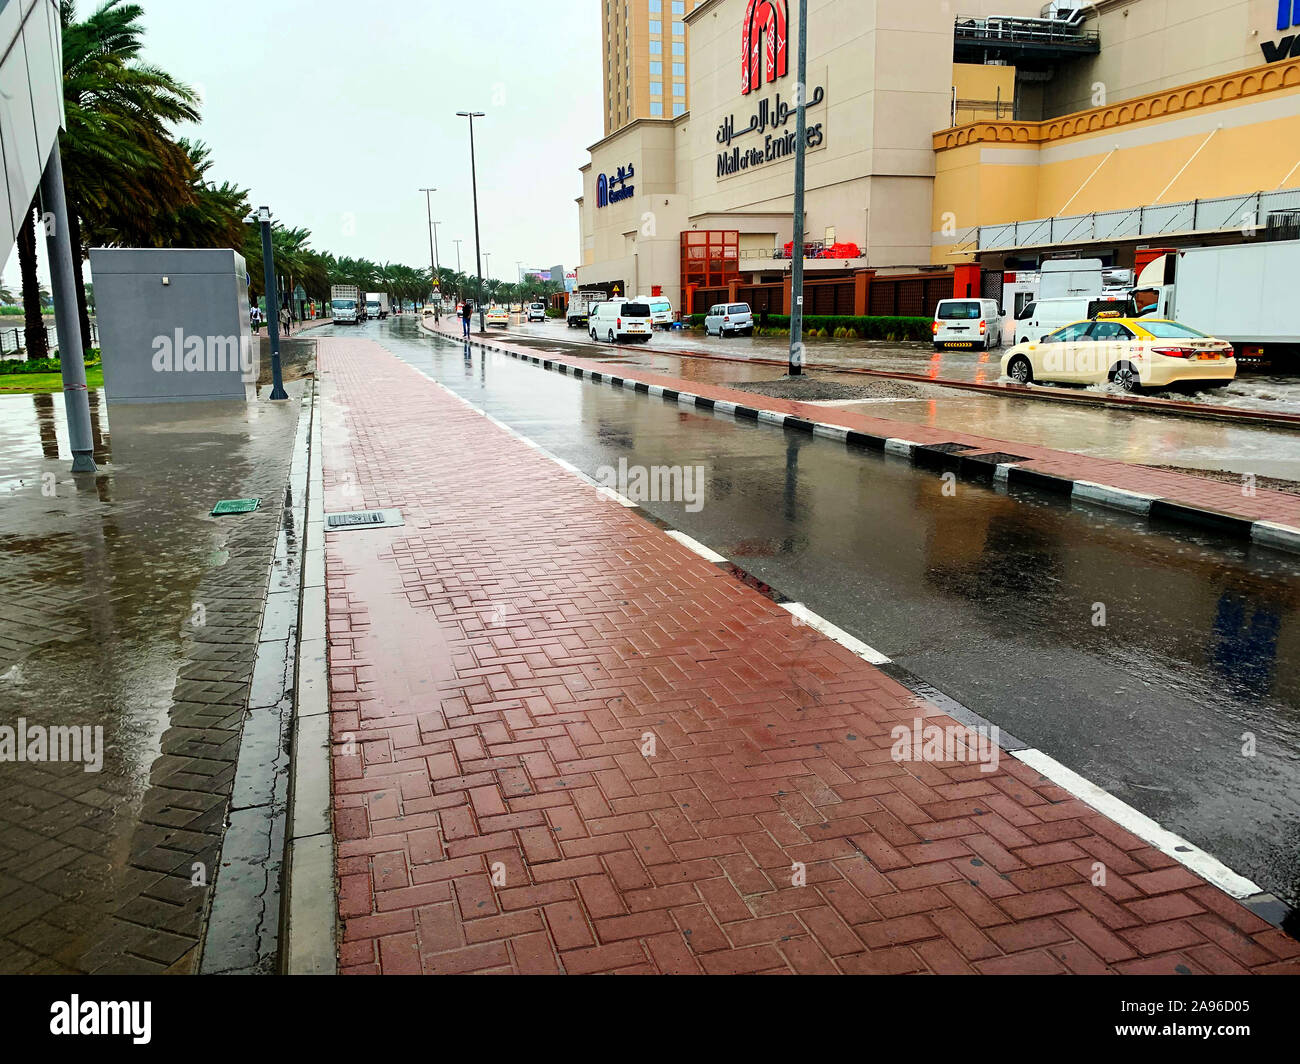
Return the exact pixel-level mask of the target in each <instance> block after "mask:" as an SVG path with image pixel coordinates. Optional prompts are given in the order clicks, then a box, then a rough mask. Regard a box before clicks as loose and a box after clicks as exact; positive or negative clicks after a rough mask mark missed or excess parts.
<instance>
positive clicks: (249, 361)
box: [153, 329, 257, 384]
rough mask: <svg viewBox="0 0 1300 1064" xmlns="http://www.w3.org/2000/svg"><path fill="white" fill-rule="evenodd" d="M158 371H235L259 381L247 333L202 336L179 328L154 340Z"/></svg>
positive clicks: (244, 378)
mask: <svg viewBox="0 0 1300 1064" xmlns="http://www.w3.org/2000/svg"><path fill="white" fill-rule="evenodd" d="M153 368H154V372H155V373H233V372H235V371H238V372H239V373H240V374H241V375H242V377H243V380H244V382H245V383H247V384H255V383H257V354H256V349H255V347H254V341H253V339H252V338H251V337H248V336H199V335H193V334H192V335H189V336H187V335H186V334H185V330H184V329H177V330H176V331H175V332H174V333H173V334H172V335H171V336H155V337H154V340H153Z"/></svg>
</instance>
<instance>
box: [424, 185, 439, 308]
mask: <svg viewBox="0 0 1300 1064" xmlns="http://www.w3.org/2000/svg"><path fill="white" fill-rule="evenodd" d="M420 191H421V192H423V193H424V210H425V214H426V215H427V216H428V219H429V265H430V266H432V267H433V291H434V292H437V291H438V250H437V248H435V247H434V244H433V234H434V229H433V202H432V200H431V199H430V194H431V193H434V192H437V191H438V190H437V189H436V188H422V189H420Z"/></svg>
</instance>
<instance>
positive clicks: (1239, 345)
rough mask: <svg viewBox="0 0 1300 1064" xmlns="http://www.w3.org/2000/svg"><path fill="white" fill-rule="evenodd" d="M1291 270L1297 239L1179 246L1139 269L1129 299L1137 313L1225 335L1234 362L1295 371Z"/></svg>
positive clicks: (1298, 348) (1297, 267) (1298, 357)
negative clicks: (1196, 246)
mask: <svg viewBox="0 0 1300 1064" xmlns="http://www.w3.org/2000/svg"><path fill="white" fill-rule="evenodd" d="M1297 277H1300V240H1257V241H1254V242H1252V243H1249V244H1226V245H1223V246H1221V247H1204V248H1179V249H1177V250H1175V251H1169V252H1167V253H1166V254H1164V255H1162V256H1161V257H1160V258H1158V259H1154V260H1152V262H1151V263H1150V265H1148V266H1147V267H1146V268H1145V269H1144V270H1143V271H1142V274H1141V276H1140V277H1139V278H1138V282H1137V286H1136V287H1135V288H1134V289H1133V299H1134V302H1136V304H1137V307H1138V313H1139V314H1140V315H1141V316H1143V317H1151V318H1170V319H1172V320H1174V321H1180V322H1182V323H1183V324H1184V325H1190V326H1191V327H1192V328H1193V329H1196V330H1198V331H1199V332H1203V333H1206V334H1207V335H1209V336H1214V337H1217V338H1218V339H1220V340H1227V341H1228V342H1229V343H1231V344H1232V345H1233V347H1235V348H1236V349H1237V364H1238V365H1245V366H1249V367H1250V368H1251V369H1270V370H1273V371H1282V372H1295V371H1296V370H1298V369H1300V316H1297V314H1296V310H1295V284H1296V278H1297Z"/></svg>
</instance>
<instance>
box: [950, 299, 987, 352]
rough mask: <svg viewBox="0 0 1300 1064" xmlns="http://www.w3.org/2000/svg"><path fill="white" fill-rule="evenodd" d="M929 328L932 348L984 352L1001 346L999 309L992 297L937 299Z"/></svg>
mask: <svg viewBox="0 0 1300 1064" xmlns="http://www.w3.org/2000/svg"><path fill="white" fill-rule="evenodd" d="M933 331H934V349H935V350H936V351H945V350H948V349H950V348H956V349H958V350H962V349H969V350H975V351H988V350H990V349H991V348H994V347H1001V346H1002V310H1001V308H1000V307H999V306H998V304H997V300H994V299H941V300H940V301H939V305H938V306H937V307H935V309H934V330H933Z"/></svg>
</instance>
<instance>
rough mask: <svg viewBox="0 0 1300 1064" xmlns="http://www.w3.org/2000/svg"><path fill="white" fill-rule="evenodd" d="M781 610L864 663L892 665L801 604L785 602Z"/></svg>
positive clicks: (853, 637)
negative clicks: (850, 652)
mask: <svg viewBox="0 0 1300 1064" xmlns="http://www.w3.org/2000/svg"><path fill="white" fill-rule="evenodd" d="M781 608H782V609H783V610H788V611H789V612H790V613H792V614H794V615H795V616H796V617H798V618H799V620H801V621H803V623H804V624H806V625H807V626H808V627H809V628H812V629H813V630H814V631H817V632H820V633H821V634H822V635H824V636H826V637H827V638H828V639H833V640H834V641H835V642H837V643H839V645H840V646H842V647H844V648H845V649H846V650H851V651H852V652H853V653H854V654H856V655H857V656H858V657H860V658H862V659H863V660H864V661H867V662H870V663H871V664H872V665H890V664H892V662H891V660H890V659H889V658H887V657H885V655H884V654H882V653H880V651H879V650H876V649H874V648H873V647H869V646H867V644H866V643H864V642H863V641H862V640H861V639H858V638H856V637H855V636H851V635H849V633H848V632H846V631H844V629H843V628H837V627H836V626H835V625H833V624H831V622H830V621H828V620H826V618H825V617H821V616H818V615H817V614H815V613H813V611H812V610H810V609H809V608H808V607H807V606H805V605H804V604H803V603H802V602H786V603H783V604H782V606H781Z"/></svg>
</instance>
